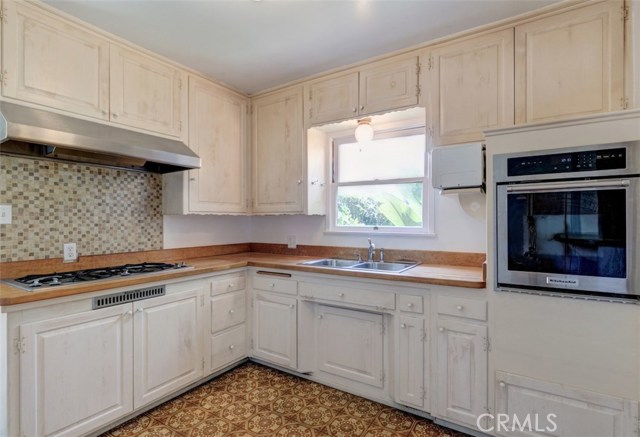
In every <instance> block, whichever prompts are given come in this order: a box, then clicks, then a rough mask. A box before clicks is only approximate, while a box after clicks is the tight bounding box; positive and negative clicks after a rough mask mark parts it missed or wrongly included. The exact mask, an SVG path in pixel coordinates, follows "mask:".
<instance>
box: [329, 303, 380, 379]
mask: <svg viewBox="0 0 640 437" xmlns="http://www.w3.org/2000/svg"><path fill="white" fill-rule="evenodd" d="M316 313H317V324H316V339H317V340H316V341H317V348H318V350H317V360H318V362H317V368H318V370H320V371H323V372H326V373H329V374H332V375H336V376H340V377H342V378H346V379H348V380H351V381H354V382H360V383H364V384H367V385H370V386H373V387H378V388H382V387H384V383H385V374H384V331H385V328H384V318H383V315H382V314H374V313H369V312H365V311H355V310H350V309H346V308H336V307H331V306H325V305H318V306H317V311H316Z"/></svg>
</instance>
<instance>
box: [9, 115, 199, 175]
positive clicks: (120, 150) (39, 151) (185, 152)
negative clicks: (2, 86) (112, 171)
mask: <svg viewBox="0 0 640 437" xmlns="http://www.w3.org/2000/svg"><path fill="white" fill-rule="evenodd" d="M0 153H5V154H11V155H26V156H31V157H39V158H51V159H61V160H65V161H73V162H82V163H88V164H98V165H107V166H110V167H120V168H127V169H135V170H143V171H148V172H154V173H171V172H175V171H181V170H189V169H194V168H200V158H199V157H198V155H196V154H195V153H193V151H191V149H189V148H188V147H187V146H186V145H185V144H184V143H182V142H180V141H177V140H170V139H167V138H161V137H156V136H153V135H147V134H142V133H139V132H133V131H129V130H126V129H122V128H119V127H115V126H111V125H106V124H101V123H97V122H92V121H87V120H81V119H78V118H74V117H70V116H67V115H61V114H57V113H53V112H48V111H44V110H42V109H34V108H29V107H25V106H21V105H17V104H13V103H7V102H0Z"/></svg>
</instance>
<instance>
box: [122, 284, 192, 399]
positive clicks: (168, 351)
mask: <svg viewBox="0 0 640 437" xmlns="http://www.w3.org/2000/svg"><path fill="white" fill-rule="evenodd" d="M180 286H181V287H184V288H185V291H181V292H179V293H175V294H168V295H166V296H162V297H157V298H154V299H147V300H141V301H138V302H134V304H133V308H134V345H135V347H134V371H133V374H134V407H135V408H138V407H141V406H142V405H145V404H148V403H150V402H152V401H154V400H157V399H160V398H162V397H164V396H166V395H169V394H171V393H172V392H175V391H176V390H178V389H179V388H182V387H184V386H186V385H188V384H189V383H191V382H194V381H197V380H198V379H200V378H201V377H202V376H203V370H204V356H203V353H202V351H203V349H202V331H203V330H202V321H201V320H202V309H203V297H204V296H203V295H202V285H201V283H200V282H193V283H184V285H180Z"/></svg>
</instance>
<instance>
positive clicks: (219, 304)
mask: <svg viewBox="0 0 640 437" xmlns="http://www.w3.org/2000/svg"><path fill="white" fill-rule="evenodd" d="M245 308H246V303H245V292H244V290H242V291H234V292H233V293H226V294H221V295H219V296H216V297H213V298H211V333H212V334H215V333H216V332H220V331H222V330H223V329H227V328H230V327H231V326H234V325H237V324H239V323H244V321H245Z"/></svg>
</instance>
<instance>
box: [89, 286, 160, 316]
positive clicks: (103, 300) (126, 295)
mask: <svg viewBox="0 0 640 437" xmlns="http://www.w3.org/2000/svg"><path fill="white" fill-rule="evenodd" d="M164 293H165V290H164V285H160V286H158V287H149V288H140V289H139V290H131V291H121V292H120V293H113V294H108V295H106V296H99V297H94V298H93V309H94V310H97V309H100V308H105V307H110V306H114V305H121V304H123V303H128V302H135V301H136V300H143V299H149V298H152V297H156V296H164Z"/></svg>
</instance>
